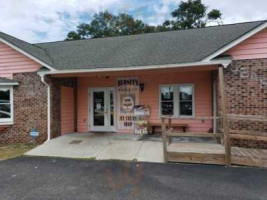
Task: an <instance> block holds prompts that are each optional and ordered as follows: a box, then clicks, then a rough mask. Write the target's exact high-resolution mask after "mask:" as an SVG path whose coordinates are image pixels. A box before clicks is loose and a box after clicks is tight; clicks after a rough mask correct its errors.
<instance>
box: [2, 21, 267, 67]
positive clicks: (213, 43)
mask: <svg viewBox="0 0 267 200" xmlns="http://www.w3.org/2000/svg"><path fill="white" fill-rule="evenodd" d="M264 22H266V21H258V22H247V23H240V24H232V25H223V26H214V27H207V28H199V29H190V30H179V31H168V32H161V33H150V34H140V35H132V36H121V37H110V38H101V39H88V40H78V41H62V42H50V43H39V44H34V45H31V44H29V43H26V42H23V41H21V40H17V39H15V38H13V37H11V36H9V37H8V36H7V35H3V34H1V33H0V37H3V36H4V37H5V38H6V39H7V40H8V41H10V40H11V42H12V43H13V44H14V45H16V46H18V47H19V48H21V49H23V50H25V51H27V52H28V53H30V54H32V55H34V56H36V57H37V58H40V59H41V60H42V61H44V62H46V63H47V64H49V65H50V66H52V67H54V68H55V69H58V70H73V69H95V68H116V67H132V66H149V65H164V64H180V63H191V62H198V61H201V60H203V59H204V58H206V57H207V56H209V55H211V54H212V53H214V52H216V51H218V50H219V49H221V48H222V47H224V46H225V45H227V44H229V43H231V42H233V41H234V40H236V39H238V38H239V37H241V36H243V35H244V34H246V33H247V32H249V31H251V30H253V29H255V28H256V27H258V26H260V25H261V24H263V23H264ZM10 37H11V38H10ZM5 38H4V39H5Z"/></svg>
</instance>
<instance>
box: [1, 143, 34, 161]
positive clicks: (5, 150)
mask: <svg viewBox="0 0 267 200" xmlns="http://www.w3.org/2000/svg"><path fill="white" fill-rule="evenodd" d="M34 147H36V145H34V144H10V145H0V160H6V159H9V158H14V157H18V156H22V155H23V154H24V153H25V152H27V151H29V150H31V149H33V148H34Z"/></svg>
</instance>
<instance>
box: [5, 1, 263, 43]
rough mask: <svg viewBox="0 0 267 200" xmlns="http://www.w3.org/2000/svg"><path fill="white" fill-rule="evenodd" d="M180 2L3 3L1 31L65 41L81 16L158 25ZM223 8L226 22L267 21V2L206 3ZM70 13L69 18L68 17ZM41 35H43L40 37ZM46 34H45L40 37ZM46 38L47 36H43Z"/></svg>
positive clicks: (32, 38) (27, 37)
mask: <svg viewBox="0 0 267 200" xmlns="http://www.w3.org/2000/svg"><path fill="white" fill-rule="evenodd" d="M179 2H180V0H149V1H142V0H131V1H129V0H101V1H100V0H58V1H55V0H38V1H37V0H0V9H1V11H0V31H3V32H6V33H8V34H11V35H13V36H15V37H18V38H20V39H23V40H26V41H28V42H43V41H55V40H63V39H64V38H65V37H66V34H67V32H69V31H70V30H73V29H75V27H76V26H77V25H78V24H79V23H80V22H81V19H80V18H79V16H80V14H81V13H85V12H86V13H89V14H91V15H93V14H94V13H96V12H99V11H103V10H106V9H108V10H109V11H111V12H119V11H121V12H130V13H131V14H134V15H135V17H137V18H139V19H143V20H144V21H146V22H148V23H150V24H153V25H156V24H161V23H162V22H163V21H165V20H166V19H169V18H170V13H171V11H172V10H173V8H174V7H176V6H177V5H178V3H179ZM203 2H204V3H205V4H206V5H209V6H210V7H211V8H217V9H220V10H221V11H222V13H223V18H224V23H235V22H243V21H252V20H261V19H267V12H266V10H267V4H266V0H254V1H251V0H223V1H222V0H203ZM64 13H68V17H66V16H65V15H64ZM38 33H39V34H38ZM40 33H42V34H40ZM41 35H43V37H41Z"/></svg>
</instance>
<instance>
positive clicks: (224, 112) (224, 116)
mask: <svg viewBox="0 0 267 200" xmlns="http://www.w3.org/2000/svg"><path fill="white" fill-rule="evenodd" d="M224 84H225V83H224V72H223V67H219V90H220V95H221V110H222V119H223V132H224V148H225V161H226V165H227V166H230V165H231V146H230V138H229V126H228V119H227V107H226V103H227V102H226V101H227V100H226V95H225V87H224Z"/></svg>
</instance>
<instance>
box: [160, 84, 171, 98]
mask: <svg viewBox="0 0 267 200" xmlns="http://www.w3.org/2000/svg"><path fill="white" fill-rule="evenodd" d="M172 100H173V87H162V88H161V101H172Z"/></svg>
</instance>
